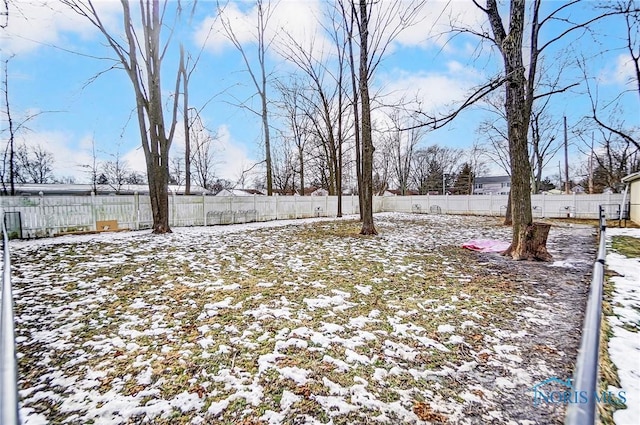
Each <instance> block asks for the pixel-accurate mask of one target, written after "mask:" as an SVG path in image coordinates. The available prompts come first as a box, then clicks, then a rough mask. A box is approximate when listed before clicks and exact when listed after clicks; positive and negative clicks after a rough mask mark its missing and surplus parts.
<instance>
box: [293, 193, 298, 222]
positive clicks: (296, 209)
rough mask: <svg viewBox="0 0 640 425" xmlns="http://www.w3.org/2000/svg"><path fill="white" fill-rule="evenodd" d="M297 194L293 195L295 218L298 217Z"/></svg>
mask: <svg viewBox="0 0 640 425" xmlns="http://www.w3.org/2000/svg"><path fill="white" fill-rule="evenodd" d="M296 198H297V196H296V195H293V218H296V219H297V218H298V202H297V201H296Z"/></svg>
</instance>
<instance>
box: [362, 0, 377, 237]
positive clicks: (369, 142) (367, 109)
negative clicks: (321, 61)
mask: <svg viewBox="0 0 640 425" xmlns="http://www.w3.org/2000/svg"><path fill="white" fill-rule="evenodd" d="M368 25H369V13H368V11H367V0H360V101H361V104H362V132H361V136H362V198H361V204H362V229H361V230H360V234H361V235H377V234H378V232H377V231H376V228H375V226H374V223H373V150H374V148H373V137H372V134H371V103H370V99H369V54H368V41H369V28H368Z"/></svg>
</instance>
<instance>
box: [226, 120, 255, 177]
mask: <svg viewBox="0 0 640 425" xmlns="http://www.w3.org/2000/svg"><path fill="white" fill-rule="evenodd" d="M218 147H219V155H220V163H219V165H218V167H217V170H216V174H217V175H218V176H219V177H222V178H224V179H227V180H231V181H237V180H238V179H239V178H240V175H241V174H242V171H243V170H246V169H248V168H249V167H251V166H252V165H253V164H255V163H256V162H257V161H256V160H255V159H253V158H251V157H250V155H249V153H248V152H247V149H246V147H245V146H242V145H241V144H239V143H238V142H236V141H235V140H234V139H233V137H232V135H231V131H230V129H229V127H228V126H226V125H221V126H220V127H218Z"/></svg>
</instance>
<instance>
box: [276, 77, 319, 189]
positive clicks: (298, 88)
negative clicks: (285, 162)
mask: <svg viewBox="0 0 640 425" xmlns="http://www.w3.org/2000/svg"><path fill="white" fill-rule="evenodd" d="M276 86H277V88H278V91H279V92H280V107H281V109H282V111H283V115H284V120H285V123H286V125H287V128H288V133H289V134H288V135H285V136H284V137H291V139H292V140H293V143H294V145H295V147H296V150H297V160H298V161H297V162H298V169H297V170H295V171H296V172H297V174H298V176H299V177H300V191H299V194H300V196H304V188H305V160H306V158H305V151H306V147H307V144H308V142H309V139H310V135H311V119H310V112H309V110H310V109H311V105H310V104H309V102H307V100H308V98H307V96H305V95H304V92H305V85H304V80H302V79H300V78H296V77H291V78H290V79H289V83H288V84H284V83H283V82H281V81H279V82H277V83H276Z"/></svg>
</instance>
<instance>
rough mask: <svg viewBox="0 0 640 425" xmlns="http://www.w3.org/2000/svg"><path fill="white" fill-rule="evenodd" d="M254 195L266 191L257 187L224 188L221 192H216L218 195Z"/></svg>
mask: <svg viewBox="0 0 640 425" xmlns="http://www.w3.org/2000/svg"><path fill="white" fill-rule="evenodd" d="M253 195H264V193H262V192H260V191H259V190H256V189H223V190H221V191H220V192H218V193H216V196H253Z"/></svg>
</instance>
